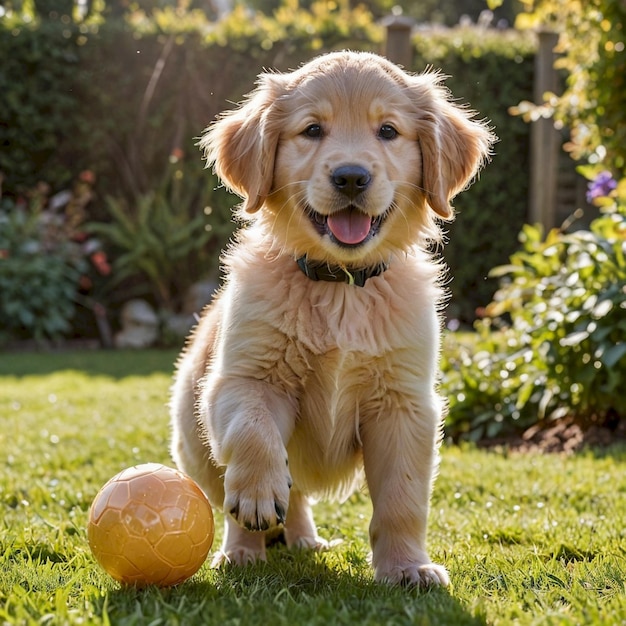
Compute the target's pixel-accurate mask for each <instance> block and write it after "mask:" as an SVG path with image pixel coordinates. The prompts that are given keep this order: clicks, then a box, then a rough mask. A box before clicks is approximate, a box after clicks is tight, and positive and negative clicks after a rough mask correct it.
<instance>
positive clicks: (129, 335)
mask: <svg viewBox="0 0 626 626" xmlns="http://www.w3.org/2000/svg"><path fill="white" fill-rule="evenodd" d="M121 320H122V330H121V331H120V332H119V333H117V334H116V335H115V347H116V348H147V347H149V346H151V345H153V344H154V343H155V342H156V340H157V339H158V337H159V318H158V316H157V314H156V313H155V312H154V309H153V308H152V307H151V306H150V305H149V304H148V303H147V302H146V301H145V300H138V299H137V300H129V301H128V302H127V303H126V304H125V305H124V306H123V307H122V313H121Z"/></svg>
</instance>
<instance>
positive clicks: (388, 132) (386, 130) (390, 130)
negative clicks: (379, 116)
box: [378, 124, 398, 139]
mask: <svg viewBox="0 0 626 626" xmlns="http://www.w3.org/2000/svg"><path fill="white" fill-rule="evenodd" d="M378 136H379V137H380V138H381V139H395V138H396V137H397V136H398V131H397V130H396V129H395V128H394V127H393V126H392V125H391V124H383V125H382V126H381V127H380V130H379V131H378Z"/></svg>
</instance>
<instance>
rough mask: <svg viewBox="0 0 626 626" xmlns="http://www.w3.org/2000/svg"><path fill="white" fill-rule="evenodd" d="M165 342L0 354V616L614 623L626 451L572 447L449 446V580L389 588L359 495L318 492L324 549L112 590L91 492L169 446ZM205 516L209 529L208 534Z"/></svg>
mask: <svg viewBox="0 0 626 626" xmlns="http://www.w3.org/2000/svg"><path fill="white" fill-rule="evenodd" d="M174 359H175V354H174V353H173V352H159V351H148V352H136V353H134V352H81V353H67V354H19V355H18V354H0V420H1V424H2V429H1V430H0V458H2V459H3V463H4V469H3V471H2V473H1V474H0V507H1V511H2V513H1V514H2V523H1V524H0V623H2V624H120V625H121V624H151V625H157V624H168V625H169V624H185V625H186V624H209V625H213V624H215V625H217V624H219V625H220V626H231V625H232V626H235V625H244V626H245V625H248V624H253V625H254V624H264V625H265V624H272V626H277V625H280V624H293V625H300V624H307V625H308V624H332V625H334V624H371V625H381V624H407V625H408V624H420V625H421V624H423V625H427V624H443V625H445V624H451V625H463V624H502V625H505V624H506V625H509V624H559V625H561V624H562V625H565V624H567V625H569V624H572V625H574V624H598V625H602V626H609V625H613V624H625V623H626V471H625V462H626V450H624V449H623V448H614V449H610V450H608V451H606V450H605V451H601V452H600V451H595V452H593V451H588V452H585V453H583V454H580V455H577V456H570V457H563V456H557V455H538V454H526V455H520V454H510V453H507V451H506V450H500V451H491V452H487V451H482V450H477V449H475V448H470V447H461V448H459V447H453V446H444V449H443V462H442V466H441V473H440V477H439V480H438V482H437V485H436V489H435V493H434V496H433V506H432V515H431V526H430V550H431V553H432V556H433V558H434V559H436V560H437V561H439V562H443V563H445V564H446V566H447V567H448V569H449V571H450V574H451V578H452V584H451V587H450V588H449V589H447V590H446V589H432V590H427V591H420V590H415V589H412V590H406V589H396V588H387V587H385V586H381V585H377V584H374V583H373V582H372V577H371V572H370V570H369V567H368V564H367V552H368V545H367V526H368V520H369V514H370V505H369V502H368V499H367V497H366V496H365V495H364V494H363V493H359V494H356V495H354V496H353V497H352V498H351V499H350V500H349V501H348V502H346V503H344V504H343V505H342V506H335V505H328V504H319V505H317V521H318V524H319V525H320V534H321V535H322V536H324V537H326V538H327V539H336V538H341V539H343V542H342V543H341V544H340V545H339V546H337V547H336V548H334V549H333V550H331V551H329V552H326V553H322V554H310V553H306V552H305V553H293V552H289V551H288V550H286V549H285V548H283V547H277V548H276V549H273V550H272V551H270V553H269V560H268V562H267V563H266V564H260V565H257V566H254V567H250V568H248V569H243V570H240V569H237V568H232V569H226V570H223V571H212V570H210V569H208V567H207V566H206V565H205V566H203V568H202V569H201V570H200V571H199V572H198V574H196V575H195V576H194V577H193V578H192V579H191V580H189V581H188V582H186V583H184V584H182V585H180V586H179V587H177V588H174V589H165V590H159V589H154V588H150V589H146V590H143V591H138V590H134V589H124V588H121V587H120V586H119V585H118V584H117V583H115V582H114V581H112V580H111V579H110V578H109V577H108V576H107V575H106V574H105V573H104V572H103V571H102V570H101V569H100V568H99V566H98V565H97V564H96V562H95V561H94V559H93V557H92V555H91V553H90V551H89V547H88V544H87V539H86V530H85V526H86V522H87V515H88V509H89V505H90V503H91V501H92V499H93V497H94V496H95V494H96V493H97V491H98V490H99V488H100V486H101V485H102V484H103V483H104V482H105V481H106V480H108V478H110V477H111V476H112V475H113V474H115V473H117V472H118V471H120V470H121V469H123V468H125V467H127V466H130V465H135V464H138V463H143V462H148V461H155V462H161V463H166V464H171V463H170V461H169V458H168V435H169V429H168V416H167V407H166V402H167V394H168V386H169V383H170V378H171V372H172V367H173V365H172V364H173V362H174ZM217 517H218V533H217V536H216V542H219V541H220V539H221V536H220V535H221V523H220V522H221V519H220V518H219V515H218V516H217Z"/></svg>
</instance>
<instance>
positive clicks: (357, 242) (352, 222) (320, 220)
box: [307, 205, 388, 248]
mask: <svg viewBox="0 0 626 626" xmlns="http://www.w3.org/2000/svg"><path fill="white" fill-rule="evenodd" d="M387 214H388V212H385V213H383V214H382V215H377V216H376V217H372V216H371V215H367V213H363V211H361V210H359V209H357V208H356V207H355V206H353V205H350V206H348V207H346V208H345V209H341V211H337V212H336V213H333V214H332V215H322V214H321V213H318V212H317V211H315V210H314V209H312V208H311V207H308V209H307V215H308V216H309V219H310V220H311V223H312V224H313V226H314V227H315V229H316V230H317V231H318V232H319V233H320V235H328V236H329V237H330V239H331V240H332V241H333V242H334V243H336V244H338V245H340V246H345V247H348V248H354V247H357V246H361V245H363V244H364V243H365V242H366V241H369V240H370V239H371V238H372V237H375V236H376V235H377V234H378V231H379V230H380V227H381V225H382V224H383V222H384V221H385V218H386V217H387Z"/></svg>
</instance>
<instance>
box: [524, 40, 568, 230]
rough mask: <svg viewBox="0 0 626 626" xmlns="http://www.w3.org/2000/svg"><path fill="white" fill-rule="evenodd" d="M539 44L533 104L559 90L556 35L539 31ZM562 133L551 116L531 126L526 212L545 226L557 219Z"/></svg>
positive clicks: (533, 219)
mask: <svg viewBox="0 0 626 626" xmlns="http://www.w3.org/2000/svg"><path fill="white" fill-rule="evenodd" d="M538 37H539V48H538V50H537V55H536V57H535V79H534V89H533V91H534V93H533V97H534V100H535V104H537V105H540V104H542V103H543V101H544V98H543V95H544V94H545V93H546V92H547V91H550V92H552V93H556V92H557V90H558V77H557V73H556V70H555V69H554V61H555V58H556V55H555V52H554V48H555V46H556V44H557V42H558V35H557V34H556V33H554V32H552V31H548V30H541V31H539V33H538ZM560 150H561V135H560V133H559V132H558V131H557V130H556V129H555V128H554V123H553V121H552V119H551V118H548V119H546V118H544V117H541V118H539V119H538V120H536V121H534V122H533V123H532V124H531V128H530V193H529V207H528V216H529V221H530V223H531V224H534V223H540V224H543V226H544V228H545V229H546V230H548V229H550V228H553V227H554V226H555V222H556V216H555V210H556V195H557V172H558V161H559V152H560Z"/></svg>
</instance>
